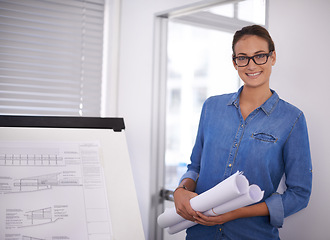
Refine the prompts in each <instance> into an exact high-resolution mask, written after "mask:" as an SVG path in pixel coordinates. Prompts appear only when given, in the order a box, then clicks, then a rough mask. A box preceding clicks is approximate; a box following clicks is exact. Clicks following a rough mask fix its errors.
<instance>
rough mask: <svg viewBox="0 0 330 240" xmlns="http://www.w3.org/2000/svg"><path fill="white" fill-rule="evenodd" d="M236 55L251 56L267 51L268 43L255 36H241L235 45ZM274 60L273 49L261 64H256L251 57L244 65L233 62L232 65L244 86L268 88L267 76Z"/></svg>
mask: <svg viewBox="0 0 330 240" xmlns="http://www.w3.org/2000/svg"><path fill="white" fill-rule="evenodd" d="M234 49H235V54H236V57H239V56H248V57H252V56H254V55H257V54H262V53H266V54H268V53H269V48H268V43H267V41H266V40H265V39H263V38H261V37H258V36H255V35H246V36H243V37H242V38H241V39H240V40H239V41H238V42H237V43H236V45H235V47H234ZM275 62H276V53H275V51H274V52H273V53H272V55H271V56H269V58H268V60H267V62H266V63H265V64H263V65H257V64H255V62H254V61H253V60H252V59H251V60H250V62H249V64H248V65H247V66H245V67H238V66H237V65H236V63H235V62H233V63H234V67H235V68H236V70H237V71H238V75H239V76H240V78H241V79H242V80H243V82H244V86H246V87H252V88H257V87H262V86H263V87H267V88H269V77H270V74H271V71H272V66H273V65H274V64H275Z"/></svg>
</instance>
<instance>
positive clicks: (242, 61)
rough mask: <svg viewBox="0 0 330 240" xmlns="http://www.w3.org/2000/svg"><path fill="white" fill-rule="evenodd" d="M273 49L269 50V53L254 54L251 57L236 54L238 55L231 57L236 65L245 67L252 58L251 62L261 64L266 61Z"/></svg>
mask: <svg viewBox="0 0 330 240" xmlns="http://www.w3.org/2000/svg"><path fill="white" fill-rule="evenodd" d="M272 53H273V51H270V52H269V53H261V54H257V55H254V56H252V57H248V56H238V57H233V61H234V62H235V63H236V65H237V66H238V67H245V66H247V65H249V63H250V60H251V59H252V60H253V62H254V63H255V64H257V65H263V64H265V63H266V62H267V60H268V57H269V56H271V55H272Z"/></svg>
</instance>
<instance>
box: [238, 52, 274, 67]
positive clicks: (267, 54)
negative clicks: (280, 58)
mask: <svg viewBox="0 0 330 240" xmlns="http://www.w3.org/2000/svg"><path fill="white" fill-rule="evenodd" d="M273 52H274V51H269V53H259V54H256V55H253V56H252V57H248V56H244V57H246V58H247V59H248V62H247V64H246V65H243V66H239V65H238V64H237V62H236V59H237V58H239V57H240V56H238V57H233V61H234V63H235V64H236V65H237V67H246V66H247V65H249V63H250V60H251V59H252V60H253V62H254V63H255V64H256V65H264V64H266V63H267V62H268V58H269V57H270V56H271V55H272V54H273ZM259 55H266V56H267V59H266V61H265V62H264V63H256V61H255V60H254V57H256V56H259Z"/></svg>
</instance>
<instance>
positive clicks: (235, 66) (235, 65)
mask: <svg viewBox="0 0 330 240" xmlns="http://www.w3.org/2000/svg"><path fill="white" fill-rule="evenodd" d="M233 65H234V68H235V69H236V70H237V64H236V63H235V61H233Z"/></svg>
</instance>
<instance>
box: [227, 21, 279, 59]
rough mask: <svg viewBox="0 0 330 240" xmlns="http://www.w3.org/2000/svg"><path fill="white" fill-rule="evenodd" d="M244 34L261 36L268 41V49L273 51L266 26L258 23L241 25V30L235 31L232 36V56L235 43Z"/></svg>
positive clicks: (273, 47) (272, 43)
mask: <svg viewBox="0 0 330 240" xmlns="http://www.w3.org/2000/svg"><path fill="white" fill-rule="evenodd" d="M246 35H254V36H258V37H261V38H263V39H265V40H266V41H267V42H268V48H269V51H270V52H271V51H275V45H274V42H273V40H272V38H271V36H270V35H269V32H268V31H267V29H266V28H264V27H261V26H259V25H251V26H246V27H243V28H242V29H241V30H238V31H236V33H235V35H234V38H233V43H232V49H233V56H235V49H234V48H235V45H236V43H237V42H238V41H239V40H240V39H241V38H242V37H244V36H246Z"/></svg>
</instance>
